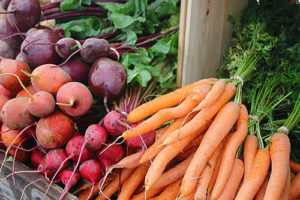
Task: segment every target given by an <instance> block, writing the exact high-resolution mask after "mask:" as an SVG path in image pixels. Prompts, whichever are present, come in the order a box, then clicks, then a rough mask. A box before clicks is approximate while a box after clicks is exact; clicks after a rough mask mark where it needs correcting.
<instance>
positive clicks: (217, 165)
mask: <svg viewBox="0 0 300 200" xmlns="http://www.w3.org/2000/svg"><path fill="white" fill-rule="evenodd" d="M224 142H225V141H224ZM222 150H223V149H222ZM223 152H224V151H221V153H220V155H219V157H218V158H217V163H216V166H215V169H214V172H213V174H212V176H211V178H210V181H209V184H208V194H210V193H211V191H212V190H213V187H214V185H215V182H216V180H217V176H218V173H219V170H220V166H221V161H222V157H223Z"/></svg>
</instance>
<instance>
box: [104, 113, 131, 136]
mask: <svg viewBox="0 0 300 200" xmlns="http://www.w3.org/2000/svg"><path fill="white" fill-rule="evenodd" d="M120 122H123V123H126V116H125V115H122V114H121V113H120V112H118V111H116V110H113V111H110V112H109V113H107V114H106V115H105V117H104V120H103V125H104V127H105V129H106V130H107V132H108V133H109V134H110V135H112V136H120V135H121V134H122V133H123V132H124V131H126V130H127V127H126V126H124V125H123V124H122V123H120Z"/></svg>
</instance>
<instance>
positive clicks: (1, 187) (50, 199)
mask: <svg viewBox="0 0 300 200" xmlns="http://www.w3.org/2000/svg"><path fill="white" fill-rule="evenodd" d="M3 158H4V155H3V153H0V163H2V162H3ZM11 165H12V163H5V164H4V167H3V169H2V172H1V173H0V180H2V179H3V178H4V177H6V176H7V175H8V174H11ZM21 170H31V169H30V168H29V167H27V166H26V165H24V164H22V163H20V162H16V165H15V171H21ZM41 178H44V177H43V176H42V175H40V174H32V173H30V174H29V173H23V174H16V175H15V181H16V184H15V185H14V184H13V181H12V178H8V179H7V180H6V181H4V182H3V183H1V184H0V199H1V200H19V199H20V197H21V194H22V191H23V189H24V187H25V186H26V185H27V184H28V183H30V182H32V181H34V180H37V179H41ZM47 187H48V183H47V182H45V181H38V182H35V183H33V184H32V185H30V186H29V187H27V188H26V190H25V194H24V196H23V200H40V199H41V198H42V197H43V195H44V192H45V190H46V188H47ZM62 190H63V189H62V188H61V187H59V186H58V185H56V184H53V185H52V186H51V188H50V190H49V192H48V194H47V196H46V198H45V200H57V199H58V198H59V196H60V194H61V193H62ZM76 199H78V198H77V197H75V196H74V195H72V194H68V195H67V196H66V197H65V198H64V200H76Z"/></svg>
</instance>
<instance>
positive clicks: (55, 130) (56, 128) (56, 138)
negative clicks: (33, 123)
mask: <svg viewBox="0 0 300 200" xmlns="http://www.w3.org/2000/svg"><path fill="white" fill-rule="evenodd" d="M72 134H73V121H72V120H71V119H70V118H69V117H68V116H66V115H64V114H63V113H61V112H58V111H56V112H54V113H53V114H51V115H50V116H48V117H44V118H41V119H40V120H39V122H38V123H37V128H36V137H37V141H38V143H39V144H40V145H41V146H42V147H45V148H49V149H54V148H58V147H61V146H63V145H65V144H66V143H67V142H68V140H69V139H70V138H71V137H72Z"/></svg>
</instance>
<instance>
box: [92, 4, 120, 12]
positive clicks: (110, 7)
mask: <svg viewBox="0 0 300 200" xmlns="http://www.w3.org/2000/svg"><path fill="white" fill-rule="evenodd" d="M95 4H97V5H99V6H101V7H102V8H104V9H106V10H108V11H110V12H114V11H117V10H120V9H122V7H123V6H124V5H123V4H121V3H113V2H105V3H103V2H95Z"/></svg>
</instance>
